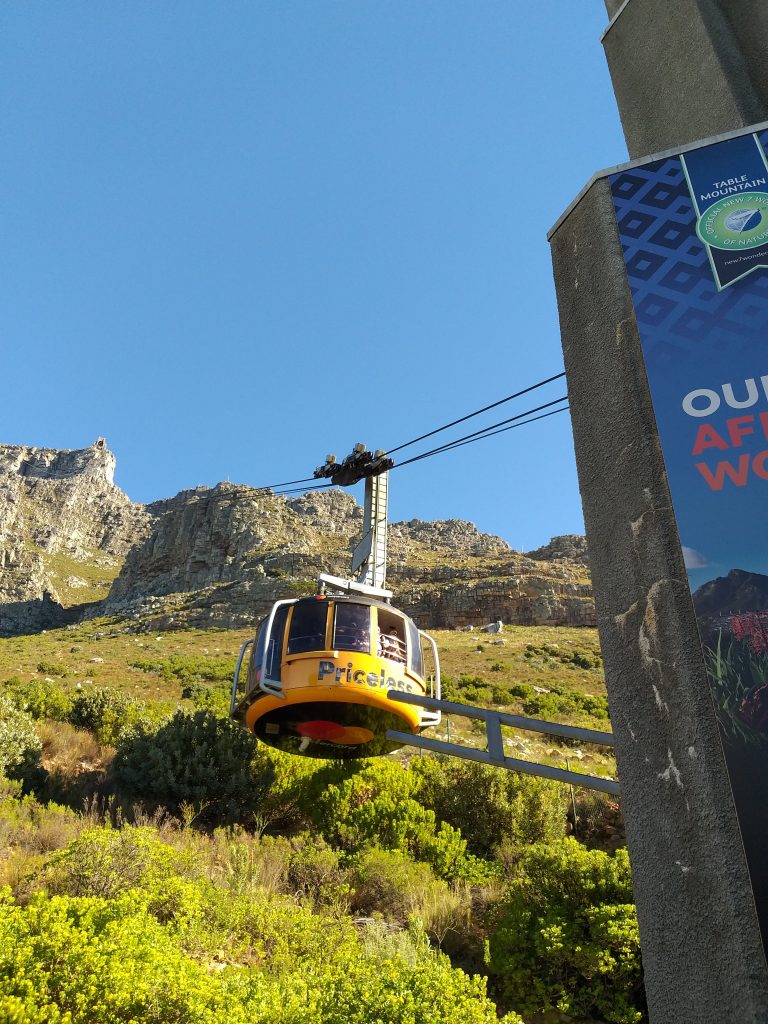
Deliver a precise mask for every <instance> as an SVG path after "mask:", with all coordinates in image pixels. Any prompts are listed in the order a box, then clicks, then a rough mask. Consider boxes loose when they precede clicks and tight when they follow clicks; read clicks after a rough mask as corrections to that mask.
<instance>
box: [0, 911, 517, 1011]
mask: <svg viewBox="0 0 768 1024" xmlns="http://www.w3.org/2000/svg"><path fill="white" fill-rule="evenodd" d="M284 909H287V908H285V907H279V908H275V909H274V910H270V909H267V908H265V911H266V914H267V915H268V916H269V917H270V918H271V920H272V922H273V923H274V926H275V928H277V927H278V926H279V923H280V916H281V914H280V912H281V911H283V910H284ZM304 916H305V919H306V921H307V923H308V924H309V925H310V930H311V931H312V932H313V934H315V935H317V936H318V937H320V938H325V939H330V940H331V941H325V942H324V943H323V945H322V946H319V947H318V948H317V949H315V950H313V951H312V956H311V959H309V960H305V959H304V958H303V956H302V955H301V954H300V952H299V951H298V949H296V948H294V949H293V950H289V951H288V953H287V955H285V956H284V961H285V964H286V968H287V969H285V970H281V971H275V973H274V974H272V975H270V974H266V973H264V972H263V971H261V970H249V969H243V968H239V967H229V966H227V964H226V962H221V960H220V959H218V956H219V954H216V953H209V954H207V955H206V956H205V958H204V960H203V963H200V964H198V963H197V962H196V961H195V959H194V958H193V956H191V955H190V954H189V953H187V952H185V950H184V948H183V946H182V944H181V942H180V938H181V937H180V936H179V935H178V933H176V932H175V931H174V930H172V929H170V928H167V927H164V926H163V925H162V924H161V923H159V922H158V921H157V920H156V919H154V918H153V917H152V915H151V914H150V913H148V911H147V909H146V905H145V902H144V900H143V897H142V894H141V893H139V892H132V893H127V894H124V895H122V896H120V897H118V898H117V899H115V900H113V901H107V900H102V899H96V898H89V899H85V898H73V897H67V896H54V897H52V898H50V899H49V898H47V897H45V896H40V897H38V898H36V899H33V900H32V902H31V903H30V904H29V905H28V906H25V907H21V906H18V905H16V904H14V903H13V902H12V901H11V900H10V899H8V898H7V897H6V898H4V899H3V900H2V902H0V1019H2V1020H4V1021H8V1022H9V1024H107V1022H108V1024H135V1022H137V1021H141V1022H143V1024H218V1022H221V1021H225V1020H226V1021H227V1022H228V1024H443V1022H444V1021H446V1020H455V1021H457V1022H460V1024H494V1022H496V1021H497V1020H498V1017H497V1014H496V1011H495V1008H494V1006H493V1004H492V1003H491V1002H490V1000H489V999H488V998H487V996H486V994H485V981H484V979H481V978H470V977H468V976H467V975H466V974H464V973H463V972H462V971H460V970H454V969H453V968H451V966H450V964H449V962H448V961H447V958H446V957H443V956H440V955H435V954H426V955H425V956H424V957H423V958H422V959H421V960H420V961H419V962H417V963H408V962H405V961H404V960H403V959H401V958H398V957H387V958H374V957H370V956H366V955H364V954H363V951H362V948H361V946H360V944H359V943H358V942H356V941H355V940H354V939H353V938H350V939H348V940H347V941H346V942H342V943H339V941H338V935H337V934H334V932H333V929H329V928H328V927H327V924H328V922H327V921H323V920H314V921H313V920H312V918H311V915H304ZM293 917H295V914H290V911H289V921H290V920H292V918H293ZM254 923H255V922H254ZM266 931H267V933H269V931H270V929H269V927H268V928H267V929H266ZM286 931H287V932H288V933H289V934H290V935H291V936H292V937H293V938H295V935H294V930H293V928H292V927H291V924H290V923H289V924H288V927H287V929H286ZM505 1024H520V1021H519V1018H517V1017H513V1016H511V1015H510V1016H509V1017H507V1018H505Z"/></svg>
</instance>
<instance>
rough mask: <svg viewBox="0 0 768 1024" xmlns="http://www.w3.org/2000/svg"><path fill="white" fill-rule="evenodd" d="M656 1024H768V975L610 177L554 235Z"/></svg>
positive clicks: (590, 537)
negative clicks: (676, 519) (646, 371)
mask: <svg viewBox="0 0 768 1024" xmlns="http://www.w3.org/2000/svg"><path fill="white" fill-rule="evenodd" d="M551 243H552V259H553V265H554V273H555V283H556V286H557V293H558V306H559V312H560V324H561V330H562V336H563V353H564V357H565V368H566V372H567V376H568V393H569V397H570V404H571V416H572V420H573V436H574V444H575V449H576V459H577V463H578V470H579V484H580V488H581V495H582V500H583V504H584V518H585V522H586V528H587V539H588V542H589V561H590V567H591V572H592V580H593V586H594V591H595V603H596V606H597V613H598V626H599V630H600V643H601V647H602V651H603V659H604V663H605V674H606V680H607V682H608V700H609V705H610V711H611V723H612V728H613V734H614V737H615V743H616V760H617V764H618V769H619V780H620V782H621V791H622V808H623V811H624V818H625V822H626V829H627V842H628V845H629V852H630V859H631V862H632V872H633V878H634V889H635V899H636V902H637V910H638V918H639V922H640V937H641V943H642V951H643V966H644V970H645V979H646V992H647V995H648V1003H649V1010H650V1018H651V1021H652V1022H653V1024H725V1022H726V1021H727V1022H729V1024H730V1022H731V1021H733V1022H734V1024H735V1022H737V1021H738V1022H739V1024H765V1021H768V972H766V966H765V960H764V957H763V952H762V946H761V941H760V930H759V927H758V922H757V917H756V913H755V906H754V901H753V897H752V890H751V887H750V880H749V876H748V874H747V869H746V865H745V860H744V852H743V847H742V842H741V837H740V834H739V826H738V822H737V819H736V813H735V810H734V806H733V799H732V797H731V791H730V786H729V782H728V775H727V772H726V768H725V763H724V759H723V753H722V748H721V744H720V739H719V736H718V732H717V723H716V720H715V715H714V711H713V708H712V702H711V699H710V696H709V687H708V683H707V679H706V674H705V671H704V664H703V659H702V652H701V643H700V640H699V634H698V631H697V626H696V620H695V617H694V612H693V605H692V603H691V596H690V591H689V587H688V581H687V578H686V571H685V566H684V564H683V558H682V553H681V549H680V541H679V539H678V535H677V527H676V524H675V518H674V514H673V512H672V504H671V500H670V495H669V490H668V486H667V479H666V473H665V469H664V462H663V459H662V455H661V450H660V447H659V440H658V433H657V430H656V423H655V419H654V413H653V408H652V405H651V397H650V394H649V390H648V382H647V379H646V374H645V366H644V361H643V355H642V352H641V348H640V340H639V336H638V330H637V323H636V320H635V315H634V311H633V307H632V297H631V294H630V291H629V287H628V284H627V276H626V271H625V268H624V259H623V254H622V249H621V245H620V242H619V234H618V230H617V227H616V219H615V216H614V211H613V203H612V200H611V193H610V189H609V186H608V182H607V181H606V180H605V179H598V180H597V181H596V182H595V183H594V184H593V185H592V186H591V188H589V189H588V191H587V192H586V193H585V194H584V195H583V197H582V198H581V199H580V201H579V202H578V203H577V205H576V206H575V208H574V209H573V210H572V211H571V212H570V214H569V215H568V217H566V219H565V220H564V221H563V222H562V223H561V224H559V225H558V226H557V227H556V229H555V230H554V232H553V234H552V236H551Z"/></svg>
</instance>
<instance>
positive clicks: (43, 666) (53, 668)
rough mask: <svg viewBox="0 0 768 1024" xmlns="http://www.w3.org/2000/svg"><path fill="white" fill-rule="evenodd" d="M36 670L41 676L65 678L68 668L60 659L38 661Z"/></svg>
mask: <svg viewBox="0 0 768 1024" xmlns="http://www.w3.org/2000/svg"><path fill="white" fill-rule="evenodd" d="M37 671H38V672H39V673H40V675H42V676H61V678H62V679H66V677H67V675H68V674H69V669H68V668H67V666H66V665H64V664H63V663H62V662H60V661H38V663H37Z"/></svg>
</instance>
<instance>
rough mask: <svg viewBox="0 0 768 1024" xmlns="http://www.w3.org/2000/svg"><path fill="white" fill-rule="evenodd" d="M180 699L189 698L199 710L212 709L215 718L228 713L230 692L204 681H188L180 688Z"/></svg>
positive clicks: (223, 716)
mask: <svg viewBox="0 0 768 1024" xmlns="http://www.w3.org/2000/svg"><path fill="white" fill-rule="evenodd" d="M181 697H182V700H191V701H192V703H193V704H194V705H195V707H196V708H198V709H199V710H201V711H212V712H213V714H214V715H216V716H217V718H226V717H227V716H228V715H229V704H230V693H229V690H228V689H227V690H224V689H223V688H221V687H214V686H206V685H205V684H204V683H199V682H195V683H188V684H187V685H186V686H184V687H183V688H182V691H181Z"/></svg>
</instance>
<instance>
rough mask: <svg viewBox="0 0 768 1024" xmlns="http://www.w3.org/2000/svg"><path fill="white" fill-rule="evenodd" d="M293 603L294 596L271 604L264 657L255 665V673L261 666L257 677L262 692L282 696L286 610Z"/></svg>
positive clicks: (294, 601)
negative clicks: (275, 672)
mask: <svg viewBox="0 0 768 1024" xmlns="http://www.w3.org/2000/svg"><path fill="white" fill-rule="evenodd" d="M294 604H296V599H295V598H294V599H293V600H288V601H277V602H275V604H273V605H272V610H271V611H270V613H269V617H268V618H267V620H266V622H267V627H266V631H265V634H264V636H265V643H264V647H265V650H264V659H263V662H262V664H261V665H256V666H255V672H256V673H257V674H258V671H259V668H261V679H259V682H258V686H259V689H260V690H263V691H264V693H269V694H272V695H273V696H276V697H283V696H284V695H283V687H282V660H283V647H284V641H285V627H286V625H287V622H288V612H289V611H290V608H291V606H292V605H294ZM278 629H279V635H278ZM267 662H268V664H267ZM275 662H277V674H276V675H272V674H271V672H272V671H273V670H274V668H275Z"/></svg>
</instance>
